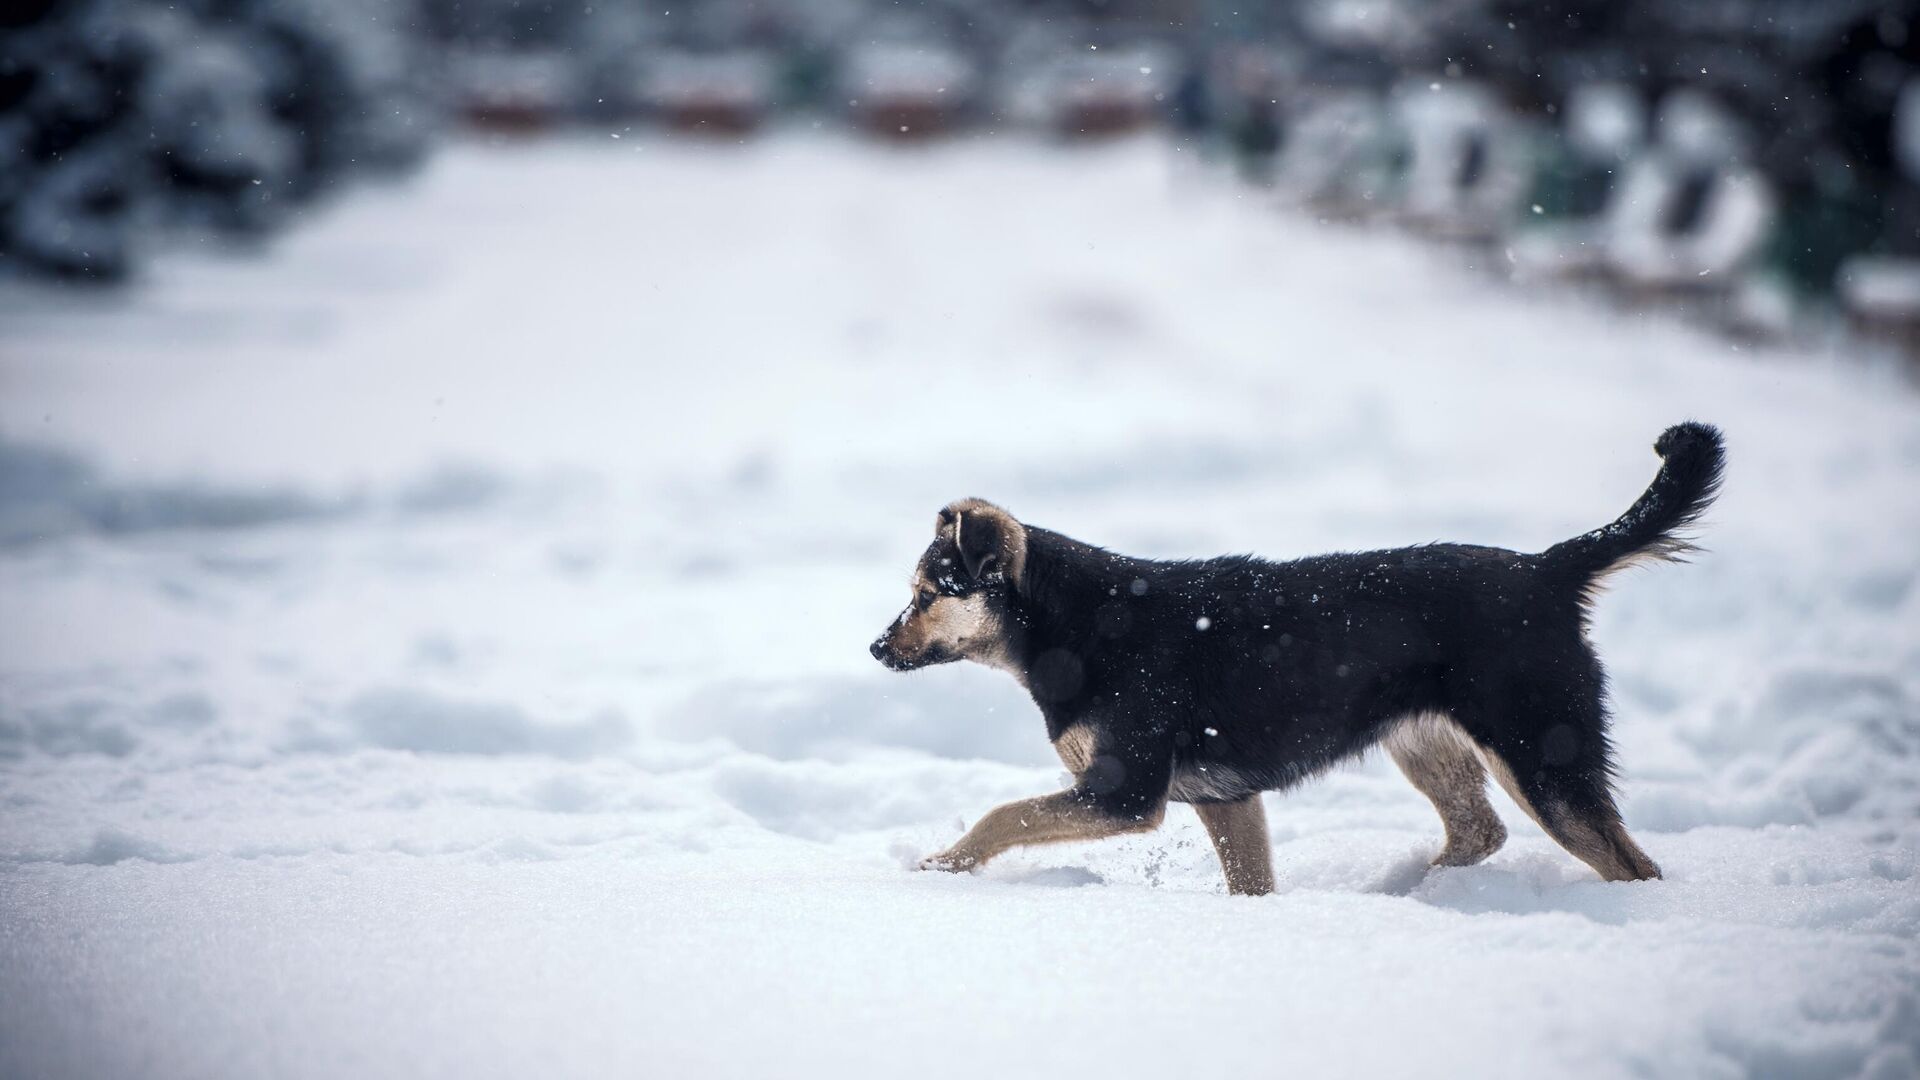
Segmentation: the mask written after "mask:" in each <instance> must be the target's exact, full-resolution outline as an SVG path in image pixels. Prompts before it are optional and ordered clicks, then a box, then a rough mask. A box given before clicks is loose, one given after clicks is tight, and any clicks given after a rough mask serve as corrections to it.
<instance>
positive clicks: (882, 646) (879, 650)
mask: <svg viewBox="0 0 1920 1080" xmlns="http://www.w3.org/2000/svg"><path fill="white" fill-rule="evenodd" d="M867 651H868V652H870V653H872V654H873V658H874V659H875V660H878V661H880V662H881V663H883V664H884V663H886V662H887V639H886V638H885V637H884V636H882V637H877V638H874V639H873V644H871V645H869V646H867Z"/></svg>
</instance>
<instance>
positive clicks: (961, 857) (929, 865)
mask: <svg viewBox="0 0 1920 1080" xmlns="http://www.w3.org/2000/svg"><path fill="white" fill-rule="evenodd" d="M979 865H980V860H979V859H976V858H974V857H973V856H972V855H969V854H967V853H966V852H964V851H951V850H949V851H942V852H940V853H939V854H937V855H929V856H927V857H926V858H924V859H921V860H920V866H919V869H921V870H944V871H945V872H947V873H949V874H959V873H963V872H965V871H968V870H972V869H974V868H975V867H977V866H979Z"/></svg>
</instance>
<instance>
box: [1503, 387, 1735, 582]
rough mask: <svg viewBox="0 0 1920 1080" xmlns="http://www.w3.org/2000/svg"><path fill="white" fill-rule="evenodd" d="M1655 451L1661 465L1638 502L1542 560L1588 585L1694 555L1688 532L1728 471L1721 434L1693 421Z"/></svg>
mask: <svg viewBox="0 0 1920 1080" xmlns="http://www.w3.org/2000/svg"><path fill="white" fill-rule="evenodd" d="M1653 450H1654V452H1655V453H1657V454H1659V455H1660V456H1661V457H1662V458H1664V459H1665V462H1664V463H1663V464H1662V465H1661V466H1660V474H1659V475H1658V476H1655V477H1654V478H1653V484H1652V485H1651V486H1649V487H1648V488H1647V491H1646V494H1644V495H1641V496H1640V499H1639V501H1637V502H1635V503H1634V504H1633V505H1632V506H1630V507H1628V508H1627V512H1626V513H1624V514H1622V515H1620V517H1619V519H1618V520H1616V521H1614V523H1613V524H1611V525H1607V526H1604V527H1602V528H1599V529H1595V530H1594V531H1592V532H1590V533H1586V534H1585V535H1582V536H1576V537H1574V538H1573V539H1571V540H1568V541H1565V542H1563V543H1559V544H1555V545H1553V546H1552V547H1550V548H1548V549H1547V550H1546V551H1545V552H1543V553H1542V554H1541V559H1542V560H1543V561H1545V562H1547V563H1549V564H1557V565H1558V566H1559V567H1560V568H1563V569H1565V570H1566V571H1567V572H1569V573H1571V574H1573V575H1575V576H1577V577H1579V578H1580V579H1581V580H1582V583H1583V585H1591V584H1592V583H1593V582H1596V581H1598V580H1599V579H1601V578H1604V577H1606V576H1607V575H1608V574H1611V573H1613V572H1614V571H1616V570H1621V569H1624V568H1626V567H1628V566H1632V565H1634V564H1635V563H1638V562H1647V561H1658V562H1681V561H1684V560H1685V559H1686V556H1687V554H1688V553H1689V552H1693V551H1696V550H1698V549H1697V548H1696V547H1694V544H1693V540H1692V537H1690V536H1689V535H1688V534H1687V530H1688V529H1690V528H1691V527H1692V526H1693V525H1695V524H1696V523H1698V522H1699V520H1700V516H1701V515H1702V514H1704V513H1706V511H1707V507H1708V506H1709V505H1711V504H1712V503H1713V497H1714V496H1715V495H1717V494H1719V493H1720V481H1721V480H1722V479H1723V478H1724V476H1725V474H1726V467H1727V451H1726V447H1725V446H1724V445H1723V444H1722V441H1721V438H1720V431H1719V429H1718V428H1715V427H1714V426H1713V425H1711V424H1701V423H1696V422H1694V421H1691V420H1690V421H1688V422H1686V423H1684V424H1675V425H1674V426H1672V427H1670V428H1668V429H1667V430H1665V431H1663V432H1661V433H1660V438H1659V439H1657V440H1655V442H1654V444H1653Z"/></svg>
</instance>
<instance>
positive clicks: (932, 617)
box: [893, 586, 999, 660]
mask: <svg viewBox="0 0 1920 1080" xmlns="http://www.w3.org/2000/svg"><path fill="white" fill-rule="evenodd" d="M922 587H923V586H916V587H915V596H916V598H917V597H918V594H919V589H920V588H922ZM917 602H918V601H917V599H916V603H917ZM998 644H999V620H998V619H996V618H994V616H993V613H992V612H991V611H990V610H988V608H987V600H986V597H984V596H964V597H962V596H936V597H934V600H933V603H931V604H929V605H927V609H926V610H925V611H921V610H920V609H919V608H918V607H908V608H907V610H906V613H905V615H904V617H903V620H902V621H901V623H900V626H899V627H898V628H897V629H896V630H895V631H894V633H893V649H894V651H895V652H897V653H899V654H900V655H901V656H902V657H904V658H906V659H909V660H916V659H919V658H920V657H922V656H925V655H926V654H927V653H928V652H929V651H932V650H935V649H939V650H942V651H945V652H947V653H950V654H952V655H954V656H966V657H973V656H974V655H975V654H983V655H984V654H986V653H988V652H993V651H996V650H997V647H998Z"/></svg>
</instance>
